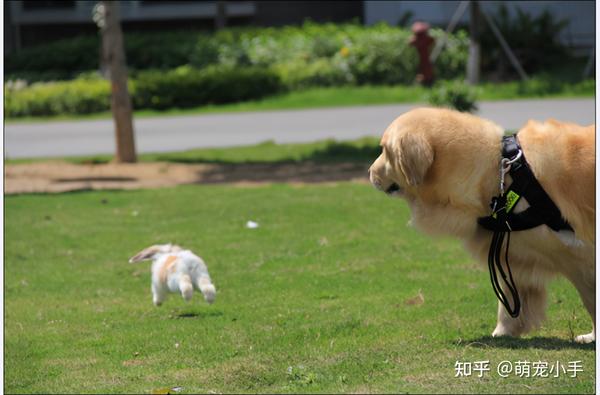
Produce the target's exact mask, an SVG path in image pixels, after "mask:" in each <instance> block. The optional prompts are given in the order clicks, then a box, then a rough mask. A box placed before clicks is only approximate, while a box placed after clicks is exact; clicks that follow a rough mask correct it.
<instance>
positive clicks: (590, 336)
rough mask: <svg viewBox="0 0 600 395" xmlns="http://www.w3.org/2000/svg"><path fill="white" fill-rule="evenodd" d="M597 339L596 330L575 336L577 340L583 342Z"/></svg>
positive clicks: (586, 342)
mask: <svg viewBox="0 0 600 395" xmlns="http://www.w3.org/2000/svg"><path fill="white" fill-rule="evenodd" d="M595 341H596V334H595V333H594V332H591V333H588V334H587V335H579V336H577V337H576V338H575V342H577V343H581V344H588V343H592V342H595Z"/></svg>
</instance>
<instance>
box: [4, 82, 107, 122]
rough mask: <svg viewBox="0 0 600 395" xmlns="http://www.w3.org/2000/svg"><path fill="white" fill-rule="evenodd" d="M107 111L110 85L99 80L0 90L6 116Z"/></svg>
mask: <svg viewBox="0 0 600 395" xmlns="http://www.w3.org/2000/svg"><path fill="white" fill-rule="evenodd" d="M109 108H110V85H109V84H108V82H107V81H105V80H103V79H101V78H99V77H98V78H89V77H85V78H79V79H76V80H73V81H61V82H49V83H35V84H33V85H31V86H29V87H26V88H22V89H11V88H10V87H5V89H4V112H5V114H6V116H7V117H24V116H46V115H58V114H90V113H94V112H100V111H105V110H107V109H109Z"/></svg>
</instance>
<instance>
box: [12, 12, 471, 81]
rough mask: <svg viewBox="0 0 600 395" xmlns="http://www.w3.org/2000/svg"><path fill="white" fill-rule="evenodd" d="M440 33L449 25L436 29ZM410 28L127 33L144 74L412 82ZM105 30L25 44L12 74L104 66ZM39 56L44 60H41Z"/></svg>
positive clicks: (460, 59) (452, 65) (444, 60)
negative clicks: (234, 71)
mask: <svg viewBox="0 0 600 395" xmlns="http://www.w3.org/2000/svg"><path fill="white" fill-rule="evenodd" d="M431 32H432V35H434V36H441V35H442V31H441V30H439V29H432V30H431ZM411 34H412V33H411V32H410V31H409V30H408V29H404V28H399V27H393V26H389V25H387V24H383V23H381V24H377V25H374V26H362V25H359V24H352V23H348V24H332V23H327V24H316V23H312V22H307V23H305V24H303V25H302V26H285V27H279V28H274V27H268V28H257V27H243V28H228V29H223V30H220V31H218V32H216V33H213V34H206V33H199V32H162V33H125V38H124V42H125V51H126V57H127V64H128V67H129V69H130V70H131V71H132V75H136V74H137V73H138V72H139V71H144V70H149V69H150V70H151V69H161V70H167V69H173V68H176V67H179V66H183V65H190V66H192V67H194V68H205V67H208V66H223V67H227V68H246V67H249V66H257V67H263V68H270V69H273V70H276V72H277V73H279V75H280V77H281V79H282V80H284V81H286V85H288V86H290V87H294V89H296V88H303V87H307V86H311V85H312V86H314V85H325V86H329V85H344V84H398V83H412V82H413V80H414V77H415V75H416V66H417V53H416V50H415V49H414V48H412V47H410V46H409V44H408V41H409V39H410V36H411ZM99 55H100V37H99V36H89V37H80V38H74V39H69V40H62V41H58V42H56V43H53V44H49V45H46V46H43V47H38V48H31V49H24V50H22V51H21V52H19V53H16V54H11V55H9V56H8V57H7V58H6V66H5V67H6V73H7V75H9V76H10V77H11V78H21V79H26V80H28V81H30V82H32V81H40V80H49V79H65V78H73V77H75V76H76V75H77V74H78V73H80V72H81V71H89V70H97V69H98V68H99ZM467 56H468V39H467V36H466V34H465V33H464V32H462V33H459V34H456V35H450V36H449V37H448V44H447V46H446V48H445V49H444V51H443V52H442V53H441V55H440V57H439V59H438V61H437V62H436V63H437V64H436V73H437V74H438V75H439V76H441V77H442V78H456V77H458V76H462V75H463V74H464V69H465V64H466V59H467ZM38 60H39V61H38Z"/></svg>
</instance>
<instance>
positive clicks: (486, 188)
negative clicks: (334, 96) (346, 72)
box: [369, 108, 596, 343]
mask: <svg viewBox="0 0 600 395" xmlns="http://www.w3.org/2000/svg"><path fill="white" fill-rule="evenodd" d="M594 129H595V127H594V125H591V126H586V127H583V126H579V125H576V124H572V123H562V122H558V121H555V120H549V121H547V122H545V123H540V122H536V121H529V122H528V123H527V124H526V125H525V127H523V128H522V129H521V130H520V131H519V132H518V138H519V142H520V144H521V147H522V150H523V153H524V156H525V158H526V160H527V162H528V163H529V166H530V168H531V169H532V171H533V173H534V175H535V177H536V178H537V179H538V181H539V183H540V184H541V185H542V187H543V188H544V190H545V191H546V192H547V193H548V195H549V196H550V197H551V198H552V200H553V201H554V203H555V204H556V205H557V206H558V208H559V209H560V212H561V214H562V216H563V217H564V218H565V219H566V220H567V222H568V223H569V224H570V225H571V227H572V228H573V229H574V233H573V232H570V231H561V232H555V231H553V230H551V229H550V228H549V227H547V226H546V225H542V226H538V227H536V228H533V229H530V230H524V231H515V232H512V233H511V242H510V249H509V261H510V267H511V270H512V273H513V276H514V280H515V283H516V287H517V289H518V292H519V295H520V296H521V304H522V308H521V313H520V315H519V316H518V317H517V318H512V317H511V316H510V315H509V314H508V313H507V312H506V311H505V309H504V306H503V305H502V304H500V303H499V305H498V320H497V325H496V328H495V330H494V331H493V333H492V336H504V335H507V336H519V335H521V334H524V333H526V332H528V331H530V330H531V329H534V328H537V327H539V325H540V324H541V322H542V320H543V319H544V311H545V308H546V285H547V283H548V280H549V279H551V278H552V277H553V275H556V274H562V275H563V276H565V277H566V278H567V279H568V280H569V281H570V282H571V283H572V284H573V285H574V286H575V287H576V288H577V291H578V292H579V295H580V297H581V299H582V301H583V304H584V305H585V307H586V309H587V311H588V312H589V314H590V315H591V316H592V320H593V323H594V329H593V330H592V332H591V333H589V334H587V335H581V336H578V337H577V338H576V339H575V340H576V341H578V342H582V343H589V342H593V341H595V300H596V299H595V288H596V279H595V257H594V250H595V215H596V209H595V203H596V200H595V136H594ZM503 135H504V130H503V129H502V128H501V127H500V126H498V125H496V124H495V123H493V122H491V121H488V120H485V119H482V118H479V117H476V116H473V115H470V114H465V113H459V112H456V111H452V110H446V109H436V108H419V109H415V110H412V111H409V112H407V113H405V114H403V115H401V116H400V117H398V118H397V119H396V120H394V121H393V122H392V123H391V124H390V126H388V128H387V129H386V131H385V133H384V134H383V137H382V139H381V146H382V148H383V151H382V153H381V155H380V156H379V157H378V158H377V159H376V160H375V162H374V163H373V164H372V165H371V167H370V169H369V173H370V181H371V183H372V184H373V185H374V186H375V187H376V188H377V189H379V190H381V191H383V192H386V193H387V194H389V195H393V196H399V197H402V198H404V199H406V201H407V202H408V205H409V207H410V209H411V213H412V218H411V223H412V225H414V226H415V227H416V228H417V229H420V230H422V231H423V232H425V233H428V234H445V235H452V236H455V237H458V238H459V239H461V240H462V241H463V242H464V244H465V247H466V248H467V250H468V251H469V252H470V253H471V254H473V256H474V257H475V258H476V259H477V260H480V261H482V262H487V255H488V249H489V247H490V241H491V236H492V232H491V231H489V230H486V229H484V228H482V227H481V226H480V225H478V223H477V219H478V218H479V217H485V216H488V215H490V202H491V200H492V197H494V196H497V195H498V194H499V183H500V173H499V169H500V160H501V152H502V142H501V140H502V136H503ZM511 181H512V180H511V179H510V176H508V175H507V179H506V185H507V186H509V185H510V183H511ZM527 206H528V203H527V202H526V201H525V199H521V200H520V201H519V203H518V204H517V206H516V207H515V209H514V211H515V212H519V211H522V210H524V209H525V208H527ZM505 292H506V290H505ZM490 294H492V292H490Z"/></svg>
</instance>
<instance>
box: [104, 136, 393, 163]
mask: <svg viewBox="0 0 600 395" xmlns="http://www.w3.org/2000/svg"><path fill="white" fill-rule="evenodd" d="M256 147H257V149H270V148H272V149H273V150H275V149H281V150H285V147H284V146H279V145H278V144H275V143H273V142H265V143H263V144H259V145H257V146H256ZM380 153H381V147H379V146H378V145H377V144H368V143H363V144H361V145H356V144H352V143H347V142H338V141H329V142H327V144H326V146H325V147H323V148H317V149H314V150H312V151H310V152H308V153H305V154H298V153H297V152H296V153H294V152H290V153H289V154H288V155H287V156H286V155H281V156H279V157H278V158H277V159H246V160H231V159H229V160H228V159H215V158H210V157H207V156H206V155H205V154H203V153H202V152H199V153H198V154H195V153H194V152H193V151H191V152H187V153H185V152H184V153H174V154H158V155H156V156H152V159H153V160H156V161H160V162H171V163H184V164H200V163H206V164H221V165H247V164H271V165H276V164H289V163H298V162H314V163H339V162H354V163H356V162H372V161H373V160H375V159H376V158H377V157H378V156H379V154H380ZM96 161H97V162H98V160H96Z"/></svg>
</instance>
